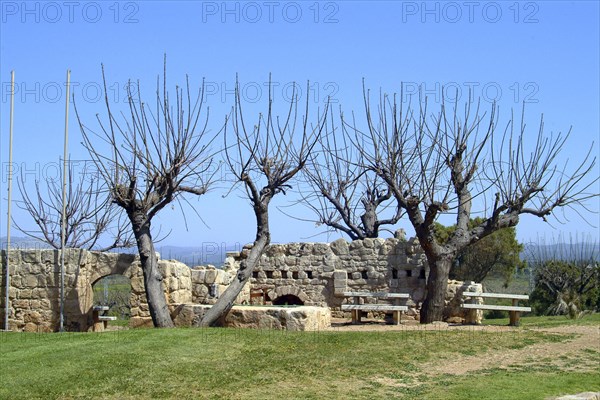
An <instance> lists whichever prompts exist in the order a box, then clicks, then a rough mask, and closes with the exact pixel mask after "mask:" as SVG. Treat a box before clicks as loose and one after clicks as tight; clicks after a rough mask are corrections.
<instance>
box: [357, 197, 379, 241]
mask: <svg viewBox="0 0 600 400" xmlns="http://www.w3.org/2000/svg"><path fill="white" fill-rule="evenodd" d="M360 219H361V222H362V224H363V230H364V232H365V237H367V238H377V237H379V227H378V226H377V212H376V210H375V208H374V206H373V205H372V204H365V212H364V214H363V215H361V216H360Z"/></svg>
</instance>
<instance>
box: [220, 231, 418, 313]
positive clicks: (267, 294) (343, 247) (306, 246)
mask: <svg viewBox="0 0 600 400" xmlns="http://www.w3.org/2000/svg"><path fill="white" fill-rule="evenodd" d="M248 251H249V249H248V248H245V249H244V250H243V251H242V252H241V253H239V254H233V253H232V254H230V256H232V257H233V259H234V261H235V262H236V263H239V262H240V261H241V260H242V259H243V258H244V257H245V256H246V254H247V252H248ZM232 269H233V270H235V268H232ZM428 274H429V268H428V265H427V261H426V259H425V255H424V254H423V252H422V250H421V248H420V246H419V245H418V242H417V241H416V239H411V240H409V241H406V240H402V239H395V238H392V239H365V240H356V241H353V242H350V243H348V242H346V241H345V240H343V239H339V240H336V241H335V242H332V243H287V244H273V245H271V246H269V247H268V248H267V250H266V251H265V254H263V256H262V258H261V260H260V263H259V265H258V266H257V268H256V269H255V270H254V272H253V276H252V278H251V281H250V293H249V294H253V297H252V298H250V297H248V298H246V299H245V300H246V301H248V302H263V301H264V302H265V303H267V304H272V303H277V302H278V299H287V300H292V299H294V298H295V299H297V300H300V302H301V303H302V304H304V305H314V306H322V307H331V308H334V309H339V308H340V306H341V304H342V303H343V302H344V301H346V300H345V299H344V298H343V297H342V296H341V294H342V293H343V292H345V291H390V292H399V293H409V294H410V299H409V300H408V305H409V306H410V307H411V311H410V314H411V315H413V316H415V315H416V310H417V309H418V306H419V305H420V303H421V302H422V301H423V299H424V294H425V282H426V278H427V275H428ZM261 293H263V294H264V296H262V297H261V296H260V294H261ZM367 301H375V300H371V299H367Z"/></svg>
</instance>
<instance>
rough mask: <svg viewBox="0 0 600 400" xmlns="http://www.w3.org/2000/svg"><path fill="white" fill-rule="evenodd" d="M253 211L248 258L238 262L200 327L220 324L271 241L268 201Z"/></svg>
mask: <svg viewBox="0 0 600 400" xmlns="http://www.w3.org/2000/svg"><path fill="white" fill-rule="evenodd" d="M269 200H270V199H269ZM254 212H255V214H256V220H257V233H256V239H255V240H254V243H253V245H252V248H251V249H250V252H249V254H248V258H246V259H245V260H243V261H242V262H241V263H240V269H239V270H238V272H237V275H236V279H234V280H233V282H231V284H230V285H229V286H228V287H227V289H226V290H225V292H223V294H222V295H221V297H220V298H219V300H218V301H217V302H216V303H215V304H214V305H213V306H212V307H211V308H210V309H208V310H207V311H206V314H204V317H203V318H202V321H200V326H201V327H209V326H217V325H222V323H223V320H224V319H225V316H226V315H227V313H229V311H230V310H231V308H232V307H233V302H234V301H235V299H236V298H237V297H238V295H239V294H240V292H241V291H242V289H243V288H244V285H246V283H247V282H248V280H249V279H250V277H251V276H252V271H254V268H255V267H256V265H257V264H258V262H259V260H260V257H261V256H262V254H263V252H264V250H265V248H266V247H267V246H268V245H269V243H270V242H271V233H270V231H269V210H268V201H267V203H266V205H263V206H262V207H260V206H259V207H255V208H254Z"/></svg>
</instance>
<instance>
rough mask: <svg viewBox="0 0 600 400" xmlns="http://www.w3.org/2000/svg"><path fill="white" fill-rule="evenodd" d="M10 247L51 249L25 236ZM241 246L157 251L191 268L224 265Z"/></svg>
mask: <svg viewBox="0 0 600 400" xmlns="http://www.w3.org/2000/svg"><path fill="white" fill-rule="evenodd" d="M6 241H7V240H6V237H0V245H1V246H2V247H1V248H2V249H6ZM10 247H11V248H13V249H50V248H51V247H50V246H49V245H48V244H47V243H45V242H43V241H41V240H36V239H32V238H28V237H23V236H11V238H10ZM240 250H241V245H240V244H225V243H220V244H219V243H203V244H202V246H171V245H161V244H160V243H158V244H156V251H158V252H159V253H160V257H161V258H162V259H164V260H178V261H181V262H182V263H184V264H187V265H189V266H195V265H206V264H212V265H215V266H221V265H223V261H225V256H226V253H227V252H230V251H240ZM115 251H117V252H119V253H136V252H137V249H136V248H135V247H132V248H128V249H118V250H115Z"/></svg>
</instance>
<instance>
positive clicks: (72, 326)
mask: <svg viewBox="0 0 600 400" xmlns="http://www.w3.org/2000/svg"><path fill="white" fill-rule="evenodd" d="M9 254H10V259H9V261H10V262H9V265H10V271H9V272H10V288H9V326H10V329H11V330H16V331H21V330H24V331H33V332H51V331H56V330H58V327H59V317H60V264H61V263H60V251H58V250H11V251H10V252H9ZM1 256H2V257H1V265H2V277H1V278H0V284H1V289H0V293H1V300H0V306H1V307H0V308H1V311H0V317H1V318H0V320H2V321H4V310H5V306H4V302H5V277H6V269H5V261H6V252H2V254H1ZM159 268H160V270H161V271H162V272H163V276H164V278H165V279H164V283H165V296H166V298H167V301H168V302H169V303H190V302H192V294H191V292H192V282H191V271H190V269H189V268H188V267H187V266H186V265H184V264H182V263H179V262H176V261H164V260H161V261H160V262H159ZM115 274H119V275H123V276H125V277H127V278H129V279H130V282H131V297H130V299H129V300H130V305H131V321H130V324H131V325H132V326H142V325H145V326H148V325H150V326H151V325H152V321H151V318H150V313H149V310H148V304H147V302H146V294H145V291H144V279H143V275H142V270H141V267H140V263H139V259H138V257H136V256H134V255H131V254H116V253H99V252H90V251H86V250H79V249H67V250H66V251H65V285H64V287H65V293H64V298H65V302H64V311H65V321H64V325H65V329H67V330H70V331H86V330H88V329H90V328H91V326H92V307H93V305H94V304H93V301H94V294H93V289H92V285H93V284H94V283H96V282H97V281H98V280H100V279H101V278H103V277H105V276H108V275H115Z"/></svg>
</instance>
